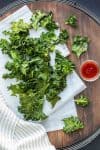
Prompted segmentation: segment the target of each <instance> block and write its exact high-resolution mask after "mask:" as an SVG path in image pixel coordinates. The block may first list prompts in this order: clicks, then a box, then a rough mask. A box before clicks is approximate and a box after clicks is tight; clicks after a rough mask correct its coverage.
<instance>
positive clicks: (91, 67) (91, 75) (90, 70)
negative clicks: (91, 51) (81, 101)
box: [80, 60, 100, 81]
mask: <svg viewBox="0 0 100 150" xmlns="http://www.w3.org/2000/svg"><path fill="white" fill-rule="evenodd" d="M99 73H100V69H99V66H98V64H97V62H96V61H94V60H87V61H85V62H84V63H83V64H82V65H81V67H80V75H81V77H82V78H83V79H84V80H86V81H95V80H96V79H98V78H99Z"/></svg>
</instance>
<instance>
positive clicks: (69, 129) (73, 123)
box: [63, 116, 84, 134]
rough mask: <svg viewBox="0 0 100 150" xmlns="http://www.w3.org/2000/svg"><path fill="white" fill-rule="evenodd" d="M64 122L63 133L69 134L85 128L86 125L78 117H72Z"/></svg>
mask: <svg viewBox="0 0 100 150" xmlns="http://www.w3.org/2000/svg"><path fill="white" fill-rule="evenodd" d="M63 122H64V127H63V131H64V132H65V133H68V134H70V133H73V132H75V131H77V130H79V129H83V128H84V124H83V123H82V122H81V121H80V120H79V118H78V117H74V116H71V117H69V118H65V119H64V120H63Z"/></svg>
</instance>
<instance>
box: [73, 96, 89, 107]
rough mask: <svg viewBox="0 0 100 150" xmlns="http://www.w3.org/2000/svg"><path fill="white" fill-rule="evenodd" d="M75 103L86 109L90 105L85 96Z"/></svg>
mask: <svg viewBox="0 0 100 150" xmlns="http://www.w3.org/2000/svg"><path fill="white" fill-rule="evenodd" d="M75 103H76V104H77V105H79V106H82V107H85V106H88V105H89V99H88V98H87V97H85V96H83V95H81V96H80V97H79V98H77V99H75Z"/></svg>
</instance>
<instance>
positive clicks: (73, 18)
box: [65, 15, 77, 27]
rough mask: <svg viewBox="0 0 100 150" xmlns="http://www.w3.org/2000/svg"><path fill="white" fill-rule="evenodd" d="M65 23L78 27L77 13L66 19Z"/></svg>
mask: <svg viewBox="0 0 100 150" xmlns="http://www.w3.org/2000/svg"><path fill="white" fill-rule="evenodd" d="M65 24H68V25H70V26H72V27H77V17H76V16H75V15H71V16H70V17H69V18H67V19H66V20H65Z"/></svg>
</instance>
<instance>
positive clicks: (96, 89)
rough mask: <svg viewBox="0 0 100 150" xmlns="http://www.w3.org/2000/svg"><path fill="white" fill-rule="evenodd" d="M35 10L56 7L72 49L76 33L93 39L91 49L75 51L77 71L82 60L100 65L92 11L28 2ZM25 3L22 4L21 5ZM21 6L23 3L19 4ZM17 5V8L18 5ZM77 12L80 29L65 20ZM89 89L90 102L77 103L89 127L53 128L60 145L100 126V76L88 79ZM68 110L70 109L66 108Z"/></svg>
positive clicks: (97, 30) (98, 35) (98, 34)
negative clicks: (75, 129)
mask: <svg viewBox="0 0 100 150" xmlns="http://www.w3.org/2000/svg"><path fill="white" fill-rule="evenodd" d="M28 6H29V7H30V9H31V10H32V11H34V10H36V9H40V10H44V11H52V12H53V13H54V18H55V20H56V21H57V22H58V23H59V24H60V27H61V28H62V29H67V30H68V32H69V34H70V39H69V41H68V43H67V45H68V48H69V50H70V51H71V45H72V40H73V36H74V35H77V34H80V35H85V36H88V37H89V39H90V45H89V50H88V52H86V53H85V54H83V55H82V56H81V57H80V59H78V58H77V57H76V56H75V55H74V54H72V53H71V56H70V59H71V60H73V62H74V63H75V64H76V71H77V73H79V67H80V64H81V63H82V62H83V61H84V60H87V59H93V60H96V61H97V62H98V63H99V65H100V25H99V24H97V23H96V22H95V21H94V20H92V19H91V18H90V17H89V16H88V15H86V14H85V13H83V12H81V11H80V10H78V9H76V8H73V7H71V6H68V5H66V4H61V3H58V2H35V3H31V4H29V5H28ZM20 7H21V6H20ZM18 8H19V7H18ZM18 8H16V9H18ZM16 9H13V10H10V11H9V12H7V13H6V14H4V15H3V16H2V17H1V18H0V20H1V19H3V18H5V17H6V16H8V15H10V14H11V13H12V12H14V11H15V10H16ZM71 14H76V16H77V18H78V27H77V28H76V29H74V28H72V27H69V26H68V25H65V24H64V20H65V18H66V17H68V16H70V15H71ZM86 85H87V89H86V90H85V91H84V92H83V93H84V95H86V96H87V97H88V98H89V99H90V105H89V106H88V107H87V108H85V109H84V108H81V107H77V112H78V116H79V118H80V119H81V120H82V121H83V122H84V124H85V128H84V129H83V130H81V131H79V132H75V133H73V134H71V135H68V134H65V133H63V132H62V131H61V130H60V131H55V132H49V133H48V135H49V139H50V141H51V142H52V144H54V145H55V146H56V147H57V148H60V147H65V146H70V145H71V144H75V143H76V142H78V141H81V140H83V139H85V138H86V137H88V136H90V135H91V134H93V133H94V132H95V131H96V130H97V129H98V128H100V79H98V80H97V81H95V82H92V83H89V82H86ZM66 111H67V110H66Z"/></svg>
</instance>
